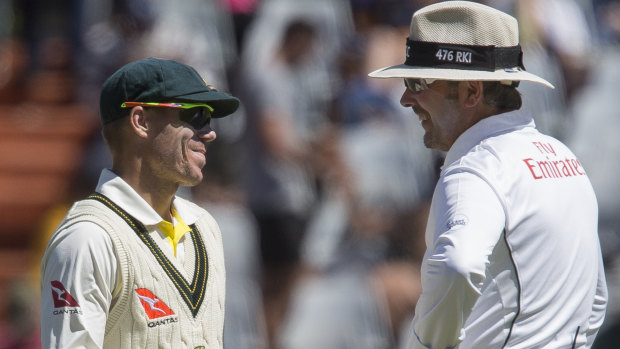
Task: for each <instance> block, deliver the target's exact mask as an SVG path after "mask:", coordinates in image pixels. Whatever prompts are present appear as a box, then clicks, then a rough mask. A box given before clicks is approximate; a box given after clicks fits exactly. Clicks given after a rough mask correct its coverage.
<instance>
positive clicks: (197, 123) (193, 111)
mask: <svg viewBox="0 0 620 349" xmlns="http://www.w3.org/2000/svg"><path fill="white" fill-rule="evenodd" d="M133 107H155V108H176V109H181V110H180V119H181V121H184V122H187V123H188V124H190V125H191V126H192V127H193V128H194V129H196V130H200V129H201V128H203V127H205V126H207V125H209V124H210V123H211V112H212V111H213V108H212V107H211V106H210V105H208V104H204V103H178V102H173V103H156V102H123V103H122V104H121V108H133Z"/></svg>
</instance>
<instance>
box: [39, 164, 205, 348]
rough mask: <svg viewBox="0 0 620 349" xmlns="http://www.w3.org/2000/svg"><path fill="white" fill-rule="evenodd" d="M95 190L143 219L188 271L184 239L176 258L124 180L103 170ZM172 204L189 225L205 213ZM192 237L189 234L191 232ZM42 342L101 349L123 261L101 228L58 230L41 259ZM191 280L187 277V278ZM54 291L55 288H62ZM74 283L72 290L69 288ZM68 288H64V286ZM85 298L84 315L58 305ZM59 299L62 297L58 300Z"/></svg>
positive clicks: (81, 307) (81, 304) (155, 221)
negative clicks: (119, 264)
mask: <svg viewBox="0 0 620 349" xmlns="http://www.w3.org/2000/svg"><path fill="white" fill-rule="evenodd" d="M96 192H98V193H101V194H103V195H105V196H107V197H108V198H109V199H110V200H112V201H113V202H114V203H116V204H117V205H118V206H120V207H121V208H122V209H124V210H125V211H127V213H129V214H130V215H132V216H133V217H134V218H136V219H137V220H138V221H140V222H141V223H142V224H143V225H144V227H145V228H146V229H147V230H148V232H149V234H150V236H151V238H152V239H153V240H154V241H155V242H156V243H157V244H158V246H159V248H160V249H161V250H162V251H163V252H164V254H165V255H166V256H167V257H168V259H169V260H170V261H171V262H172V263H173V264H174V265H175V267H176V268H177V270H179V271H181V272H186V273H190V272H191V268H185V265H187V264H188V263H184V262H185V252H184V251H185V248H184V242H185V240H186V239H185V235H184V237H182V238H181V239H180V241H179V243H178V245H177V256H176V257H175V255H174V251H173V248H172V247H171V245H170V244H169V243H168V240H167V239H166V236H165V234H164V233H163V232H162V231H161V230H160V228H159V227H158V224H159V223H160V222H162V221H163V218H161V217H160V216H159V215H158V214H157V213H156V212H155V210H154V209H153V208H152V207H151V206H149V205H148V204H147V203H146V201H144V199H142V197H140V196H139V195H138V193H136V192H135V191H134V190H133V189H132V188H131V187H130V186H129V185H128V184H127V183H126V182H125V181H124V180H123V179H122V178H120V177H118V176H117V175H116V174H114V173H113V172H112V171H110V170H107V169H104V170H103V171H102V173H101V176H100V178H99V183H98V185H97V188H96ZM173 206H174V207H175V209H176V211H177V212H178V213H179V215H180V216H181V218H182V219H183V220H184V221H185V223H186V224H188V225H191V224H194V223H195V222H196V220H197V219H198V217H199V215H200V214H201V212H198V211H196V210H195V209H193V208H192V207H189V206H187V205H183V202H182V201H181V200H173ZM186 235H187V234H186ZM41 266H42V268H41V341H42V346H43V348H75V347H80V348H102V346H103V339H104V332H105V326H106V319H107V315H108V311H109V309H110V307H111V305H112V304H113V302H114V301H115V297H116V295H117V293H118V291H119V290H120V288H121V285H120V282H121V277H120V273H119V271H118V269H119V266H118V261H117V257H116V255H115V252H114V248H113V244H112V241H111V239H110V236H109V235H108V234H107V233H106V232H105V231H104V230H103V229H102V228H101V227H100V226H99V225H97V224H95V223H91V222H80V223H76V224H74V225H71V226H69V227H68V228H66V229H64V230H61V231H58V232H56V233H55V234H54V235H53V237H52V238H51V240H50V242H49V243H48V247H47V251H46V253H45V256H44V257H43V260H42V261H41ZM184 276H185V277H186V278H187V279H191V277H188V275H187V274H186V275H184ZM53 281H58V282H60V285H61V287H60V288H59V287H56V288H55V289H53V292H50V285H52V286H53V287H54V285H56V286H58V284H57V283H54V284H52V282H53ZM68 285H71V287H70V289H69V286H68ZM65 286H66V287H67V289H64V287H65ZM65 292H67V293H68V294H70V295H71V293H75V294H73V295H71V297H72V298H73V297H76V296H77V294H79V295H80V302H79V309H74V310H70V311H76V312H80V314H79V315H80V316H68V315H75V314H66V312H67V311H68V310H62V309H61V310H59V309H58V308H57V307H55V303H54V297H57V298H62V299H63V301H66V299H67V298H66V294H67V293H65ZM58 300H59V299H57V301H58Z"/></svg>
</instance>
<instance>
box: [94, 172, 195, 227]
mask: <svg viewBox="0 0 620 349" xmlns="http://www.w3.org/2000/svg"><path fill="white" fill-rule="evenodd" d="M95 191H97V192H98V193H101V194H103V195H105V196H107V197H108V198H109V199H110V200H112V201H113V202H114V203H115V204H117V205H118V206H120V207H121V208H122V209H123V210H125V211H127V213H129V214H130V215H131V216H133V217H134V218H136V219H137V220H139V221H140V222H141V223H142V224H144V225H157V224H159V223H160V222H162V221H165V220H164V219H163V218H162V217H161V216H160V215H159V214H158V213H157V212H156V211H155V210H154V209H153V208H152V207H151V206H150V205H149V204H148V203H147V202H146V201H145V200H144V199H143V198H142V197H141V196H140V195H139V194H138V193H137V192H136V191H135V190H134V189H133V188H132V187H131V186H130V185H129V184H127V182H125V181H124V180H123V179H122V178H121V177H120V176H118V175H117V174H116V173H114V172H112V171H111V170H109V169H103V170H102V171H101V175H100V176H99V182H98V184H97V188H96V189H95ZM172 205H173V207H174V208H175V209H176V211H177V212H178V213H179V215H180V216H181V217H182V218H183V220H184V221H185V223H186V224H187V225H192V224H194V223H196V221H197V220H198V218H199V216H200V210H198V209H197V208H196V207H194V206H191V205H189V204H188V203H187V202H185V201H184V200H182V199H181V198H180V197H178V196H175V197H174V198H173V200H172Z"/></svg>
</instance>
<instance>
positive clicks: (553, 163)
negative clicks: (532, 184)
mask: <svg viewBox="0 0 620 349" xmlns="http://www.w3.org/2000/svg"><path fill="white" fill-rule="evenodd" d="M532 144H533V145H534V146H535V147H536V149H537V150H538V152H540V154H541V156H540V157H537V158H527V159H523V162H524V163H525V165H526V166H527V168H528V170H529V171H530V173H531V174H532V177H534V179H537V180H538V179H548V178H566V177H574V176H585V174H586V172H585V171H584V169H583V167H582V166H581V163H580V162H579V160H577V159H576V158H569V157H566V158H561V157H559V156H558V154H557V153H556V152H555V149H553V146H552V145H551V143H542V142H532Z"/></svg>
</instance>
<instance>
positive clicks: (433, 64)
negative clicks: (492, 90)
mask: <svg viewBox="0 0 620 349" xmlns="http://www.w3.org/2000/svg"><path fill="white" fill-rule="evenodd" d="M406 57H407V58H406V60H405V64H406V65H409V66H414V67H429V68H440V69H462V70H483V71H495V70H496V69H499V68H515V67H518V68H521V69H522V70H525V67H524V66H523V51H522V50H521V46H520V45H517V46H511V47H496V46H493V45H491V46H476V45H460V44H446V43H438V42H427V41H416V40H411V39H407V52H406Z"/></svg>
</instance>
